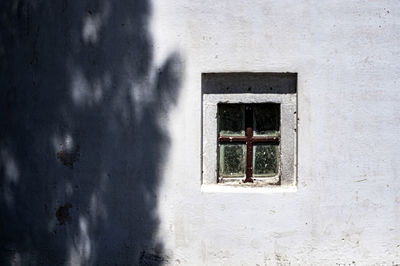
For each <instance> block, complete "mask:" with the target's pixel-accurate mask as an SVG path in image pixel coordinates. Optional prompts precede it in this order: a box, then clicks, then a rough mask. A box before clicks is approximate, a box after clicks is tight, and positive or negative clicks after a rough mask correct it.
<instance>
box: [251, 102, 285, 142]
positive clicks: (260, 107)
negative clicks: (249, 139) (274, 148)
mask: <svg viewBox="0 0 400 266" xmlns="http://www.w3.org/2000/svg"><path fill="white" fill-rule="evenodd" d="M253 123H254V135H256V136H259V135H268V136H279V123H280V106H279V104H277V103H266V104H255V105H254V107H253Z"/></svg>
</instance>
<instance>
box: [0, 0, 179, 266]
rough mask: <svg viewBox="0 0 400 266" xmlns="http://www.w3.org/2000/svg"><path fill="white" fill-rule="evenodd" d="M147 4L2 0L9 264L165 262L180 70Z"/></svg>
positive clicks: (2, 212)
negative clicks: (166, 187)
mask: <svg viewBox="0 0 400 266" xmlns="http://www.w3.org/2000/svg"><path fill="white" fill-rule="evenodd" d="M151 14H152V5H151V3H149V2H148V1H144V0H141V1H130V0H129V1H118V2H117V1H103V0H100V1H40V0H23V1H1V3H0V73H1V74H0V84H1V89H0V174H1V179H0V184H1V189H0V265H158V264H162V263H163V261H165V260H164V248H163V243H162V241H160V240H157V239H156V233H157V229H158V224H159V217H158V215H157V212H156V211H157V209H156V208H157V202H158V197H157V191H158V187H159V184H160V181H161V178H162V176H161V172H160V168H161V166H162V165H164V162H165V160H166V158H167V155H168V150H169V147H170V138H169V132H168V131H167V128H166V126H165V125H164V120H165V117H166V116H167V115H168V113H169V110H170V109H171V108H173V106H174V105H175V104H176V100H177V98H178V97H177V95H178V94H179V88H180V82H181V75H182V74H181V73H183V69H182V68H183V65H182V62H181V61H180V57H179V53H178V52H177V51H172V52H171V53H169V54H168V55H167V56H166V57H165V58H164V60H163V61H162V62H159V64H156V63H155V62H154V59H153V50H154V49H153V46H154V42H153V39H152V36H151V33H150V32H149V27H150V20H151Z"/></svg>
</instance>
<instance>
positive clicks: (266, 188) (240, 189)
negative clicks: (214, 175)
mask: <svg viewBox="0 0 400 266" xmlns="http://www.w3.org/2000/svg"><path fill="white" fill-rule="evenodd" d="M201 192H204V193H264V194H273V193H290V192H297V186H287V187H286V186H278V185H266V184H264V185H254V184H251V183H249V184H232V183H230V184H229V183H218V184H203V185H201Z"/></svg>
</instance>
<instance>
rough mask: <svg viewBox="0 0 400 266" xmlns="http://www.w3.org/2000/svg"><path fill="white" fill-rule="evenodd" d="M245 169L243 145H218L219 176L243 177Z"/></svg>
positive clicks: (244, 147) (244, 149)
mask: <svg viewBox="0 0 400 266" xmlns="http://www.w3.org/2000/svg"><path fill="white" fill-rule="evenodd" d="M245 169H246V145H245V144H220V145H219V175H220V176H225V177H230V176H231V177H238V176H244V175H245Z"/></svg>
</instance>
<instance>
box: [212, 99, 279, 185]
mask: <svg viewBox="0 0 400 266" xmlns="http://www.w3.org/2000/svg"><path fill="white" fill-rule="evenodd" d="M263 104H274V105H275V104H276V103H262V104H221V103H220V104H218V105H217V106H218V127H219V126H220V123H221V113H220V112H221V110H222V108H221V107H222V105H239V106H240V107H241V108H240V109H242V108H243V109H242V110H241V111H242V115H243V120H244V121H243V123H242V124H243V129H244V130H243V132H244V135H242V136H239V135H234V134H231V135H229V134H227V133H225V134H223V135H221V134H220V133H221V131H220V128H218V134H219V135H218V155H217V156H219V158H218V162H219V165H218V183H226V182H243V183H254V181H256V180H259V179H261V180H262V181H263V182H267V183H269V184H279V182H280V167H279V165H280V156H278V158H277V164H278V171H277V173H276V174H274V175H272V176H271V175H255V174H254V173H253V168H254V159H255V158H254V152H255V148H254V146H257V145H263V144H272V145H278V152H279V154H280V121H279V129H278V133H279V134H278V135H271V134H262V135H257V134H255V132H256V131H255V124H256V123H255V122H256V121H255V120H254V119H255V113H254V110H255V108H257V105H263ZM276 105H277V106H279V109H280V105H279V104H276ZM278 118H280V110H279V112H278ZM224 144H242V145H243V144H244V145H245V151H246V152H245V153H246V156H245V171H244V176H238V177H229V176H223V175H221V158H220V156H221V148H222V145H224ZM279 154H278V155H279Z"/></svg>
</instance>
